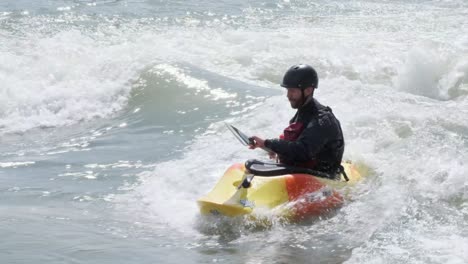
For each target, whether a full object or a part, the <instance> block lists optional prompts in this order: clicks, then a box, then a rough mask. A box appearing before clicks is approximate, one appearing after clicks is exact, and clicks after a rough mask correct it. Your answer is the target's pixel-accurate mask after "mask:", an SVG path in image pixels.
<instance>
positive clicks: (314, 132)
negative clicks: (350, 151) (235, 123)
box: [265, 99, 344, 173]
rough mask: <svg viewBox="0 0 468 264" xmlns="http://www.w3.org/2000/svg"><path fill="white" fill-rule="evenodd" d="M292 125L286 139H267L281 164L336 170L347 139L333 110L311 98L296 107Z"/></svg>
mask: <svg viewBox="0 0 468 264" xmlns="http://www.w3.org/2000/svg"><path fill="white" fill-rule="evenodd" d="M289 124H290V126H289V127H288V128H286V129H285V131H284V139H267V140H265V147H267V148H269V149H271V150H272V151H274V152H275V153H277V154H278V156H279V159H280V162H281V163H284V164H287V165H292V166H300V167H307V168H310V169H314V170H319V171H323V172H327V173H336V172H337V171H338V169H339V167H340V164H341V159H342V157H343V151H344V139H343V133H342V131H341V126H340V122H339V121H338V119H336V117H335V116H334V115H333V113H332V110H331V109H330V108H329V107H327V106H323V105H321V104H320V103H319V102H318V101H317V100H315V99H312V100H309V101H308V102H306V104H305V105H303V106H302V107H301V108H299V109H298V110H297V112H296V115H294V117H293V118H292V119H291V121H290V122H289Z"/></svg>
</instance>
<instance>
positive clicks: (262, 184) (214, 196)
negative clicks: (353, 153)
mask: <svg viewBox="0 0 468 264" xmlns="http://www.w3.org/2000/svg"><path fill="white" fill-rule="evenodd" d="M342 165H343V167H344V168H345V171H346V174H347V175H348V177H349V181H345V179H343V178H342V179H340V180H331V179H325V178H319V177H315V176H312V175H309V174H285V175H280V176H270V177H261V176H255V177H254V178H253V180H252V181H251V186H250V187H249V188H243V187H240V188H239V186H240V185H241V183H242V181H243V180H244V179H245V178H246V177H248V176H249V173H248V172H247V170H246V168H245V166H244V165H243V164H234V165H232V166H231V167H229V168H228V169H227V171H226V172H225V173H224V175H223V177H221V179H220V180H219V181H218V183H217V184H216V185H215V187H214V188H213V189H212V190H211V191H210V192H209V193H208V194H206V195H205V196H203V197H201V198H200V199H198V201H197V203H198V206H199V208H200V213H201V214H202V215H222V216H228V217H237V216H245V215H248V216H249V217H253V218H259V214H258V213H259V212H269V213H270V215H273V216H275V217H280V218H282V219H285V220H288V221H300V220H302V219H305V218H308V217H313V216H320V215H323V214H325V213H327V212H330V211H332V210H334V209H336V208H339V207H340V206H341V205H342V204H343V202H344V197H343V194H342V193H341V192H340V191H339V190H340V189H342V188H343V187H345V186H347V185H352V184H354V183H355V182H357V181H359V179H360V178H361V175H360V173H359V172H358V171H357V169H356V168H355V167H354V166H353V164H351V163H343V164H342Z"/></svg>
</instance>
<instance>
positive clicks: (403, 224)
mask: <svg viewBox="0 0 468 264" xmlns="http://www.w3.org/2000/svg"><path fill="white" fill-rule="evenodd" d="M467 17H468V3H467V2H466V1H463V0H427V1H423V0H411V1H383V0H381V1H376V0H359V1H344V0H335V1H323V0H316V1H305V0H282V1H272V0H264V1H244V0H239V1H231V2H229V1H209V0H203V1H193V0H190V1H169V0H160V1H156V0H127V1H118V0H96V1H92V0H79V1H71V0H60V1H34V2H32V1H26V0H20V1H13V0H6V1H2V3H0V263H45V262H47V263H218V262H219V263H453V264H456V263H468V251H467V249H468V163H467V160H468V123H467V121H466V120H467V117H468V19H466V18H467ZM297 63H308V64H310V65H312V66H313V67H314V68H315V69H316V70H317V72H318V75H319V78H320V82H319V88H318V89H317V91H316V93H315V97H316V98H317V99H318V100H319V101H320V102H321V103H322V104H324V105H328V106H330V107H331V108H332V109H333V112H334V114H335V115H336V116H337V117H338V119H339V120H340V122H341V126H342V128H343V133H344V137H345V141H346V149H345V153H344V158H345V159H346V160H352V161H353V162H356V163H359V164H365V166H366V167H368V168H369V172H368V175H367V176H366V178H365V179H364V180H363V181H362V182H361V183H359V184H358V185H357V186H355V187H354V188H352V189H351V190H350V193H351V197H352V198H351V199H349V200H348V201H347V202H346V204H345V205H344V206H343V207H342V208H341V209H340V210H339V211H337V212H336V214H335V215H333V216H332V217H327V218H323V219H316V220H315V221H311V222H306V223H299V224H287V225H285V224H282V223H276V224H273V225H272V226H271V227H269V228H261V229H258V228H252V227H250V226H248V225H246V224H245V223H243V222H242V221H234V222H222V223H218V222H215V223H213V222H208V221H207V220H204V219H201V218H200V217H199V213H198V208H197V205H196V200H197V199H198V198H199V197H200V196H202V195H204V194H206V193H207V192H208V191H209V190H210V189H211V188H212V187H213V186H214V184H215V183H216V181H217V180H218V179H219V178H220V177H221V175H222V174H223V173H224V171H225V170H226V169H227V168H228V167H229V166H230V165H231V164H233V163H238V162H244V161H245V160H247V159H251V158H257V159H267V157H266V155H265V154H264V153H262V151H257V150H255V151H254V150H249V149H247V148H246V147H244V146H242V145H241V144H239V142H237V140H236V139H235V138H234V137H233V136H232V134H230V132H229V131H228V130H227V129H226V128H225V126H224V122H229V123H232V124H233V125H235V126H236V127H239V128H240V129H242V130H243V131H244V132H247V133H249V134H256V135H259V136H264V137H267V138H268V137H278V135H279V134H280V133H281V131H282V129H284V127H285V126H286V125H287V123H288V121H289V119H290V118H291V117H292V116H293V115H294V111H293V109H291V108H290V106H289V102H288V101H287V98H286V94H285V90H284V89H283V88H281V87H280V86H279V83H280V81H281V78H282V76H283V74H284V72H285V71H286V70H287V69H288V68H289V67H290V66H291V65H294V64H297Z"/></svg>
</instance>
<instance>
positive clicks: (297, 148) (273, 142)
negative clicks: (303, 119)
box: [265, 116, 334, 162]
mask: <svg viewBox="0 0 468 264" xmlns="http://www.w3.org/2000/svg"><path fill="white" fill-rule="evenodd" d="M330 118H331V117H330V116H322V118H320V119H319V120H317V119H313V120H311V121H310V122H309V124H308V125H307V127H306V128H305V129H304V131H302V133H301V135H300V136H299V138H298V139H297V140H296V141H285V140H282V139H267V140H265V147H267V148H269V149H271V150H272V151H274V152H275V153H277V154H279V155H280V156H282V157H284V158H285V159H287V160H290V161H294V162H306V161H309V160H311V159H313V158H314V157H315V155H316V154H317V153H318V152H319V151H320V150H321V149H322V147H323V146H324V145H325V144H326V143H327V142H328V141H329V139H330V136H331V135H332V134H333V131H334V122H333V121H332V120H330Z"/></svg>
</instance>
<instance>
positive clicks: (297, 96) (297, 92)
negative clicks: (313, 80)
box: [287, 88, 302, 109]
mask: <svg viewBox="0 0 468 264" xmlns="http://www.w3.org/2000/svg"><path fill="white" fill-rule="evenodd" d="M287 90H288V94H287V97H288V100H289V103H290V104H291V107H292V108H293V109H297V108H299V107H301V105H302V92H301V89H299V88H288V89H287Z"/></svg>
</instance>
